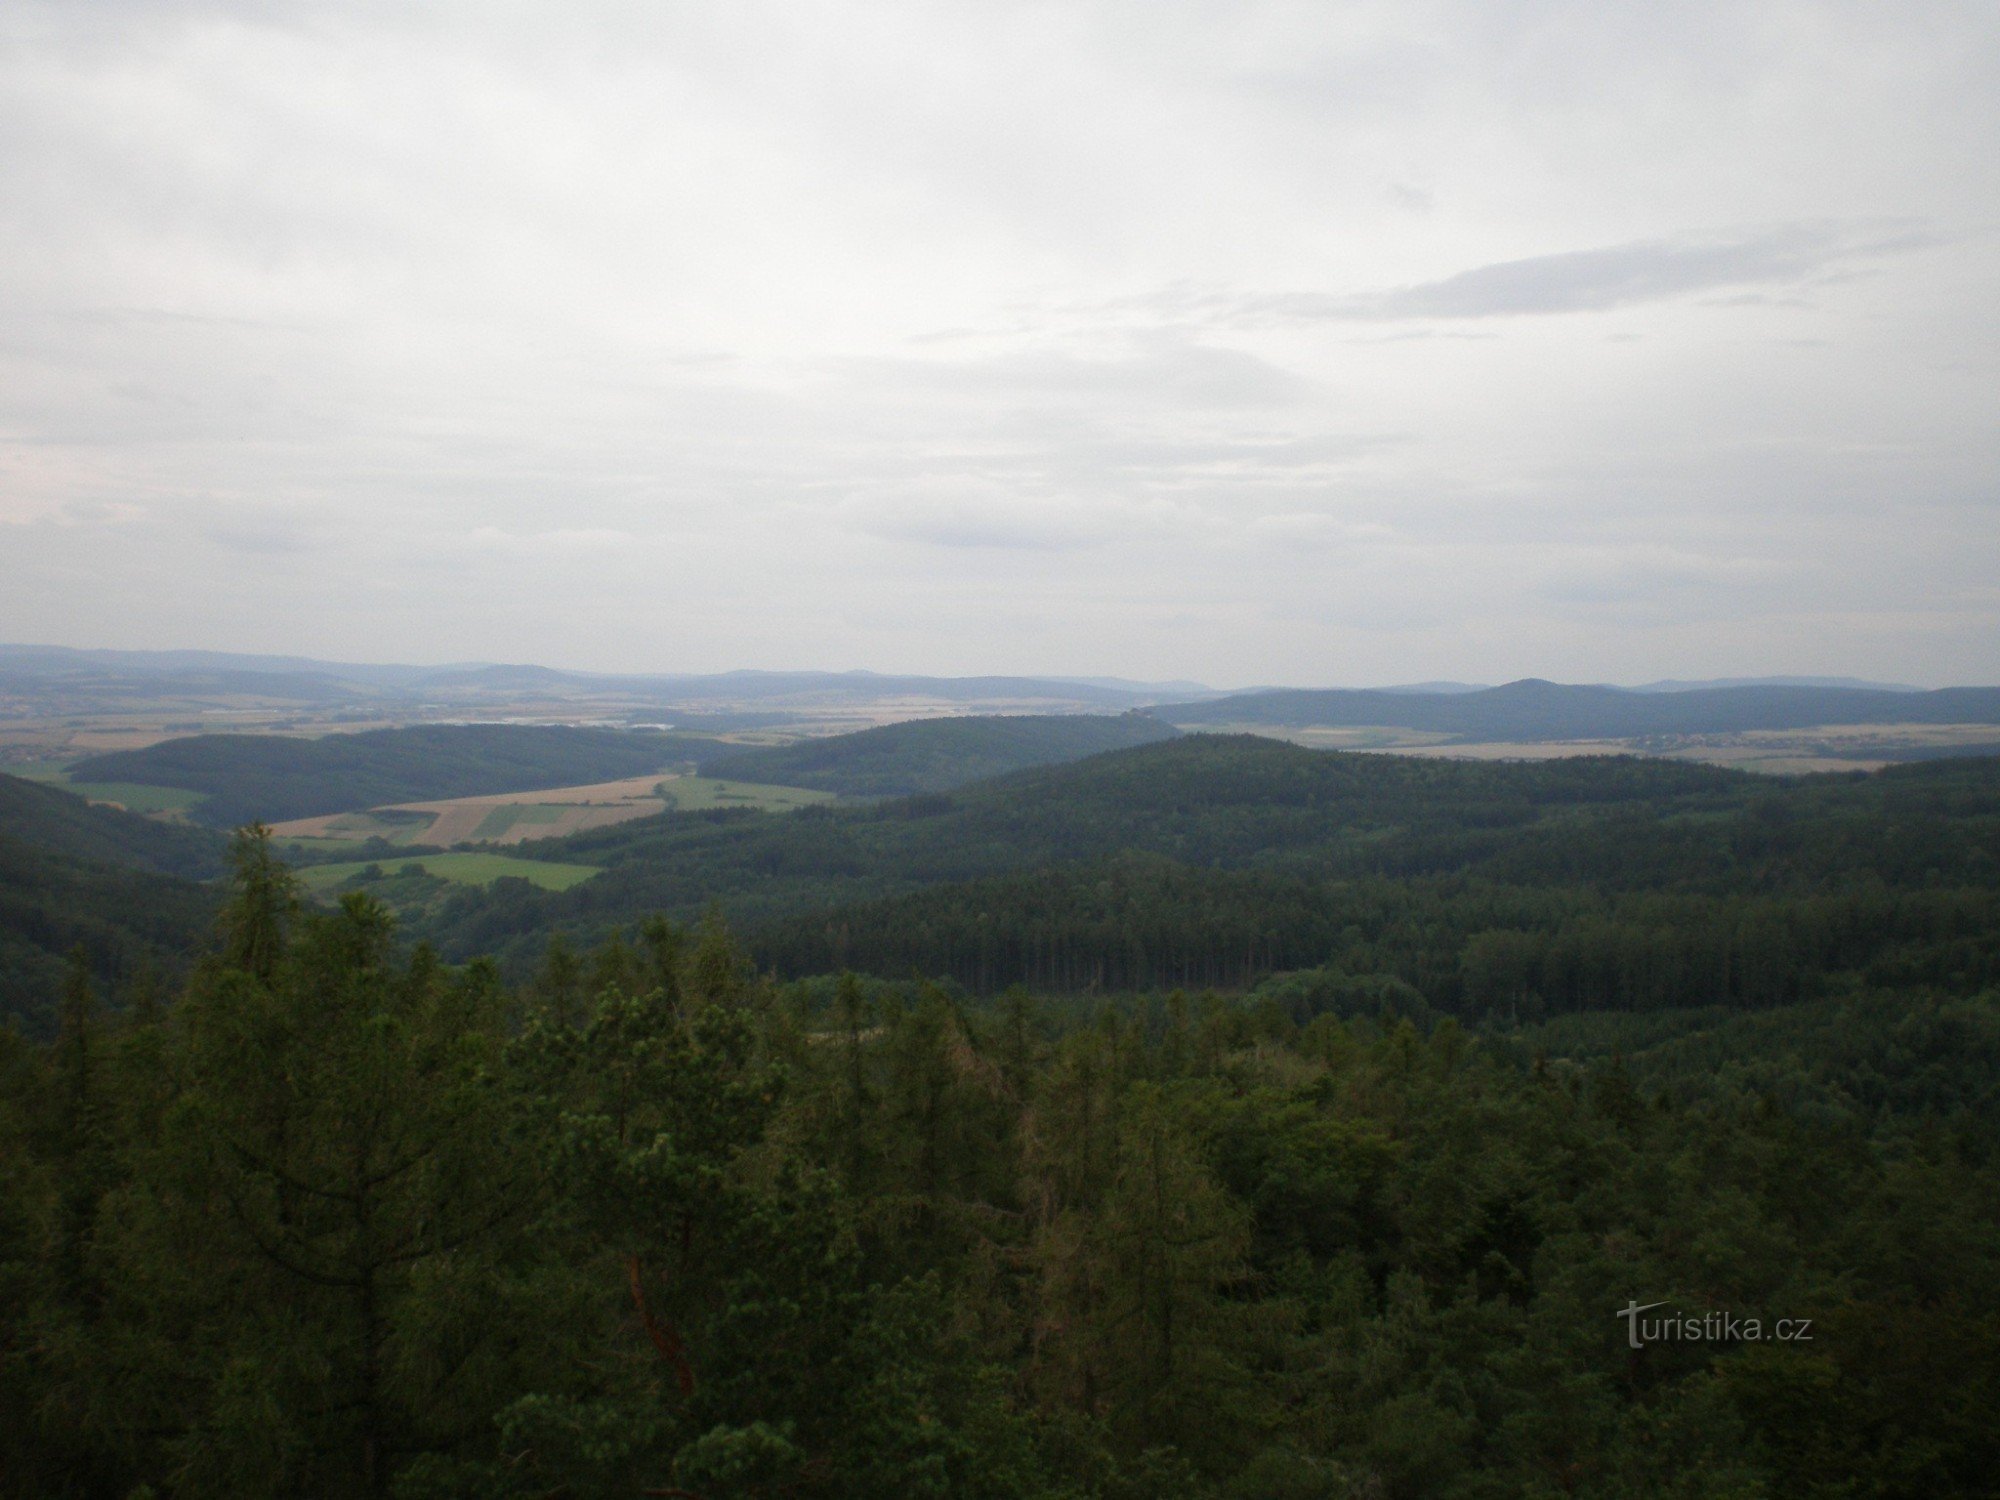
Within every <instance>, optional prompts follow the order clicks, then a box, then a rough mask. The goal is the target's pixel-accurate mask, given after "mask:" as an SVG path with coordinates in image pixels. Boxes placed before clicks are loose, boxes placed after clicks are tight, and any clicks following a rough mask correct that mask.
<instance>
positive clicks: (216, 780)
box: [69, 724, 714, 828]
mask: <svg viewBox="0 0 2000 1500" xmlns="http://www.w3.org/2000/svg"><path fill="white" fill-rule="evenodd" d="M713 745H714V742H713V741H711V740H705V739H697V738H691V737H688V736H684V735H663V734H655V733H650V732H638V731H627V730H616V729H571V728H563V727H558V726H543V725H527V724H420V725H413V726H411V727H408V728H403V729H373V730H367V731H364V732H362V733H359V734H330V735H326V736H324V737H322V738H319V739H296V738H289V737H286V736H282V735H261V734H204V735H194V736H191V737H189V738H187V739H178V740H163V741H161V742H160V743H159V744H157V745H149V746H147V747H146V748H145V749H143V750H120V751H116V752H114V753H112V754H109V755H97V756H92V757H90V758H89V759H87V760H83V761H79V762H77V763H76V764H75V765H73V766H71V767H70V768H69V774H70V776H71V777H72V778H73V779H75V780H77V781H112V782H121V781H122V782H136V783H138V784H139V785H142V786H171V787H181V788H184V789H186V790H188V791H194V792H200V793H202V794H203V798H204V800H203V801H202V802H201V803H200V804H198V805H197V806H196V807H195V808H194V809H193V810H192V813H191V815H192V816H193V817H195V818H198V819H200V820H201V821H202V822H204V823H207V824H209V825H210V826H212V827H216V828H232V827H235V826H237V825H238V824H242V823H249V822H256V821H262V822H270V823H275V822H282V821H284V820H285V819H287V818H306V817H314V816H317V815H319V814H321V813H333V812H349V811H353V810H355V809H359V808H366V807H380V806H383V805H385V804H389V803H395V802H421V801H431V800H435V799H439V798H445V797H476V796H479V795H481V794H484V793H491V792H516V791H534V790H539V789H541V788H544V787H556V786H575V785H580V784H584V783H588V782H594V781H615V780H619V779H620V778H623V777H627V776H643V775H646V774H648V773H650V772H653V771H658V770H661V769H663V768H666V767H669V766H672V765H675V764H679V763H684V762H687V761H691V760H693V759H695V758H697V757H698V756H700V755H701V754H704V753H706V752H708V751H709V750H711V749H712V748H713Z"/></svg>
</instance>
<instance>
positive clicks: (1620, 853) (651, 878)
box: [431, 736, 2000, 988]
mask: <svg viewBox="0 0 2000 1500" xmlns="http://www.w3.org/2000/svg"><path fill="white" fill-rule="evenodd" d="M560 847H561V849H562V851H563V853H562V857H567V858H576V859H581V860H584V861H586V862H590V863H597V864H602V865H604V866H605V867H606V870H605V873H604V874H603V875H602V876H599V877H598V878H597V879H595V880H593V881H591V882H589V884H588V885H586V886H580V887H578V888H577V889H576V890H574V891H571V892H568V893H566V894H563V895H560V896H550V895H543V894H540V893H536V892H532V891H527V890H523V889H519V888H517V887H514V886H507V885H502V886H496V887H494V888H493V889H491V890H489V891H487V892H485V893H479V894H468V895H466V896H464V897H459V898H454V899H453V900H452V901H451V902H449V903H447V905H446V908H445V911H444V915H443V917H442V919H441V920H440V922H439V924H438V925H437V926H436V927H435V928H433V929H431V930H432V931H433V932H434V933H435V935H436V936H437V937H438V938H439V939H440V941H442V942H444V943H445V945H446V946H447V948H448V950H449V951H452V952H461V953H471V952H482V951H492V950H511V951H513V952H515V953H522V952H526V951H530V950H533V949H534V948H536V947H537V946H538V945H539V943H540V941H541V940H542V939H543V938H544V937H545V936H546V935H547V934H548V933H549V932H550V931H552V930H555V929H557V928H565V929H569V930H582V931H603V930H607V929H608V928H610V927H612V926H616V925H619V924H627V923H630V922H632V921H635V920H637V919H638V918H639V917H640V916H642V915H643V914H645V913H646V912H649V911H655V910H658V911H667V912H672V913H677V914H682V915H688V914H692V913H693V912H696V911H698V910H700V909H701V907H702V906H703V905H705V904H706V903H707V902H709V901H716V902H719V903H720V904H721V905H722V907H723V909H724V910H725V911H726V912H727V913H729V914H730V916H731V918H732V920H736V921H740V922H741V923H742V924H744V926H745V927H746V929H747V930H748V932H749V933H750V935H751V937H752V938H753V940H754V942H755V945H756V946H757V949H758V952H759V954H760V956H762V957H763V958H765V959H766V961H769V962H774V963H779V964H780V965H781V966H782V967H783V968H784V969H785V971H786V972H809V971H811V970H812V969H813V968H814V967H816V966H825V965H828V964H833V965H849V964H851V965H855V966H858V967H862V968H871V969H877V970H879V971H880V972H883V973H888V974H896V973H904V972H908V971H909V969H910V968H911V967H912V966H914V968H915V969H916V970H917V971H919V972H926V973H931V972H937V973H951V974H953V975H954V976H956V977H958V978H959V979H960V980H961V981H962V982H965V983H967V984H970V985H973V986H975V987H980V988H985V987H990V986H996V985H1005V984H1007V983H1011V982H1013V981H1015V980H1022V981H1026V982H1030V983H1035V984H1043V985H1058V986H1066V985H1069V984H1072V983H1074V984H1077V985H1082V986H1089V985H1092V984H1095V985H1098V986H1105V985H1110V986H1121V985H1143V984H1150V983H1228V984H1242V983H1248V982H1251V981H1253V980H1254V979H1255V978H1256V977H1257V976H1258V975H1259V974H1262V973H1268V972H1271V971H1273V970H1275V969H1281V968H1286V967H1294V966H1298V965H1301V964H1304V965H1312V964H1317V963H1319V962H1321V961H1322V959H1323V958H1324V957H1325V956H1326V954H1327V953H1328V952H1329V951H1330V950H1329V948H1328V944H1330V943H1331V942H1332V941H1333V940H1334V938H1336V937H1337V936H1338V935H1340V934H1342V933H1344V932H1346V931H1347V929H1348V927H1349V926H1350V925H1353V922H1354V920H1355V919H1354V918H1352V917H1351V916H1349V915H1344V913H1345V912H1347V911H1349V910H1350V908H1352V909H1360V907H1365V905H1366V901H1365V900H1364V899H1363V898H1361V897H1359V896H1356V895H1355V894H1354V890H1355V889H1358V887H1357V886H1356V883H1357V882H1366V881H1370V880H1373V881H1388V882H1411V881H1428V882H1431V884H1430V885H1428V886H1423V887H1421V889H1422V890H1424V891H1426V892H1428V893H1429V894H1426V895H1425V896H1424V901H1425V902H1426V903H1428V905H1427V906H1426V907H1425V909H1424V911H1422V912H1419V911H1417V909H1416V908H1415V907H1414V906H1412V905H1411V903H1412V902H1413V901H1414V900H1415V897H1414V896H1409V897H1407V898H1399V900H1402V901H1403V904H1404V905H1405V906H1406V907H1409V908H1410V915H1409V916H1408V920H1409V921H1410V922H1412V923H1416V924H1417V925H1418V926H1419V927H1421V928H1424V929H1425V930H1427V931H1429V932H1430V934H1431V944H1430V945H1431V947H1432V948H1433V949H1434V950H1435V953H1436V955H1437V956H1435V957H1434V958H1432V959H1429V960H1426V963H1428V964H1429V965H1431V966H1432V967H1437V966H1438V965H1443V966H1445V967H1447V968H1449V969H1450V970H1451V971H1452V972H1454V973H1456V971H1457V966H1458V964H1459V954H1458V951H1457V949H1456V947H1454V946H1453V943H1454V942H1456V941H1457V939H1458V938H1460V937H1467V936H1470V935H1472V934H1475V933H1477V932H1478V931H1480V930H1482V927H1481V925H1480V924H1482V923H1484V924H1485V925H1486V926H1505V925H1508V922H1506V921H1503V920H1501V919H1500V918H1499V917H1494V916H1490V915H1482V911H1483V910H1484V907H1483V905H1482V902H1483V901H1484V899H1485V898H1482V897H1478V896H1476V895H1474V894H1469V893H1468V892H1469V891H1470V887H1471V885H1472V884H1473V883H1478V884H1480V885H1482V886H1488V887H1495V888H1505V889H1508V890H1519V891H1526V892H1533V893H1536V894H1535V896H1534V901H1535V902H1538V903H1539V907H1537V908H1536V909H1537V910H1539V911H1540V912H1541V915H1540V916H1538V917H1536V918H1535V919H1534V920H1533V921H1528V919H1526V918H1522V919H1520V921H1518V922H1515V923H1514V925H1516V926H1520V925H1521V924H1522V923H1523V922H1525V923H1526V926H1527V927H1533V928H1535V929H1536V930H1537V931H1543V930H1546V931H1548V932H1556V931H1559V930H1573V929H1577V928H1578V927H1579V925H1587V924H1589V923H1591V922H1596V921H1600V920H1602V921H1607V922H1613V925H1614V926H1615V925H1616V922H1617V921H1623V920H1624V918H1622V917H1621V918H1616V920H1615V921H1614V917H1613V911H1612V908H1613V907H1614V905H1615V903H1616V900H1618V899H1622V896H1623V895H1625V894H1630V895H1632V896H1644V895H1647V894H1674V895H1681V896H1686V897H1689V898H1701V899H1703V900H1709V901H1716V902H1735V901H1759V902H1772V901H1778V900H1781V899H1782V900H1784V901H1810V900H1814V899H1818V898H1819V897H1822V896H1827V897H1832V896H1836V895H1840V896H1844V895H1845V894H1847V893H1852V892H1861V893H1863V894H1864V895H1865V894H1866V893H1867V892H1869V891H1876V892H1879V891H1883V890H1887V891H1892V892H1899V893H1902V894H1900V895H1898V896H1897V898H1896V899H1897V900H1898V901H1907V902H1915V903H1918V904H1923V903H1931V904H1932V905H1937V904H1939V903H1946V904H1948V899H1957V898H1955V897H1953V898H1947V896H1946V895H1945V894H1944V893H1945V892H1949V891H1966V892H1971V893H1972V894H1970V895H1967V896H1966V897H1965V900H1967V901H1970V902H1973V903H1974V904H1975V906H1976V904H1977V902H1978V901H1980V900H1983V899H1984V898H1983V897H1982V896H1980V895H1979V894H1978V893H1979V892H1984V891H1990V890H1991V889H1992V888H1993V886H1994V884H1995V881H1996V872H2000V762H1994V761H1988V760H1964V761H1949V762H1936V763H1931V764H1928V765H1922V766H1910V767H1901V768H1896V769H1893V770H1891V771H1887V772H1883V773H1881V774H1879V775H1876V776H1867V777H1856V776H1840V777H1817V778H1805V779H1800V780H1795V781H1774V780H1771V779H1768V778H1759V777H1752V776H1747V775H1743V774H1740V773H1732V772H1728V771H1723V770H1719V769H1715V768H1712V767H1704V766H1696V765H1688V764H1682V763H1676V762H1664V761H1648V760H1641V759H1635V758H1610V757H1606V758H1587V759H1577V760H1566V761H1551V762H1542V763H1539V764H1518V765H1501V764H1480V763H1465V762H1452V761H1437V760H1419V759H1414V758H1398V757H1387V756H1360V755H1337V754H1328V753H1325V752H1319V751H1309V750H1303V749H1299V748H1297V747H1294V746H1290V745H1285V744H1282V743H1278V742H1274V741H1270V740H1263V739H1258V738H1256V737H1252V736H1240V737H1216V736H1189V737H1187V738H1185V739H1181V740H1177V741H1172V742H1167V743H1162V744H1158V745H1152V746H1146V747H1143V748H1140V749H1137V750H1133V751H1124V752H1118V753H1115V754H1111V755H1105V756H1099V757H1095V758H1093V759H1091V760H1088V761H1084V762H1080V763H1078V764H1075V765H1072V766H1066V767H1054V768H1046V769H1042V770H1037V771H1030V772H1023V773H1020V774H1018V775H1015V776H1011V777H1006V778H1002V779H999V780H996V781H992V782H985V783H981V784H979V785H976V786H972V787H967V788H964V789H962V790H960V791H959V792H956V793H952V794H950V795H948V796H931V797H920V798H911V799H906V800H904V801H899V802H892V803H886V804H882V805H879V806H874V807H869V808H854V809H828V810H814V811H809V812H805V813H800V814H794V815H789V816H787V817H785V818H782V819H772V820H763V821H761V822H753V821H751V820H749V819H746V818H734V817H727V816H721V817H710V818H679V819H656V820H652V821H650V822H647V823H644V824H632V825H627V826H625V827H621V828H616V829H609V830H605V831H603V832H602V833H600V834H592V835H585V836H583V837H580V838H577V839H573V840H567V841H563V843H562V844H561V846H560ZM962 883H970V884H964V888H963V889H955V887H958V886H959V885H961V884H962ZM1418 889H1419V887H1416V886H1412V887H1410V890H1411V891H1416V890H1418ZM1856 899H1860V898H1859V897H1857V898H1856ZM885 900H887V901H891V902H893V903H895V904H893V905H886V906H878V905H873V904H871V903H879V902H883V901H885ZM1357 903H1358V904H1357ZM1892 904H1893V903H1892ZM1447 908H1450V912H1451V914H1450V915H1447V911H1446V909H1447ZM1940 909H1942V908H1941V907H1940ZM1746 910H1747V908H1746ZM1711 915H1713V914H1711ZM1726 915H1727V916H1728V919H1729V921H1730V922H1731V923H1735V922H1736V920H1737V918H1738V917H1739V916H1741V915H1742V913H1741V912H1738V911H1736V910H1735V909H1734V908H1731V909H1730V911H1729V912H1728V913H1726ZM1764 915H1765V916H1769V917H1770V918H1771V920H1772V921H1777V920H1778V917H1777V915H1776V914H1775V912H1773V911H1765V912H1764ZM1510 920H1511V919H1510ZM1707 920H1709V918H1708V917H1702V916H1697V915H1693V914H1690V915H1688V916H1687V917H1685V918H1684V919H1682V918H1676V919H1674V921H1675V922H1681V923H1682V924H1683V925H1698V924H1699V923H1700V922H1702V921H1707ZM1718 920H1720V918H1718ZM1746 920H1747V919H1746ZM1855 920H1857V921H1859V920H1863V919H1862V918H1860V917H1856V918H1855ZM1867 920H1869V921H1872V920H1873V919H1872V918H1869V919H1867ZM1899 920H1900V918H1899ZM1912 920H1915V919H1914V918H1913V919H1912ZM1939 920H1940V921H1944V918H1943V917H1940V918H1939ZM1954 920H1956V919H1954ZM1660 925H1661V921H1660V920H1656V919H1654V918H1650V917H1649V918H1647V919H1645V920H1644V921H1643V922H1641V923H1640V926H1642V927H1646V928H1648V929H1650V928H1657V927H1659V926H1660ZM1669 925H1671V924H1669ZM1753 925H1754V924H1753ZM1523 930H1525V928H1524V929H1523ZM1756 930H1757V931H1759V932H1763V931H1765V929H1764V928H1763V927H1757V928H1756ZM1939 930H1940V931H1945V930H1949V923H1947V924H1946V927H1945V928H1940V929H1939ZM1776 931H1777V929H1775V928H1773V929H1770V934H1775V933H1776ZM870 934H873V935H874V936H869V935H870ZM1058 934H1060V937H1058ZM1085 934H1089V936H1088V937H1086V936H1085ZM1770 934H1767V935H1766V936H1765V937H1763V938H1760V939H1759V940H1758V943H1757V944H1755V945H1753V946H1759V947H1768V946H1769V945H1770V944H1772V943H1775V942H1778V941H1779V938H1778V937H1776V936H1775V935H1770ZM1454 935H1455V936H1454ZM1746 941H1747V940H1746ZM1009 954H1011V955H1012V956H1011V957H1006V956H1003V955H1009ZM1059 954H1060V955H1066V956H1061V957H1058V956H1057V955H1059ZM1037 955H1039V956H1037ZM1411 961H1412V962H1414V960H1411ZM1741 982H1742V981H1741V978H1740V975H1739V976H1738V979H1736V980H1732V981H1731V983H1732V984H1740V983H1741Z"/></svg>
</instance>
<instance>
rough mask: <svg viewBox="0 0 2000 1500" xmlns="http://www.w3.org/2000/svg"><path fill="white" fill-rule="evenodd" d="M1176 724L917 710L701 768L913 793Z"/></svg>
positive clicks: (732, 777)
mask: <svg viewBox="0 0 2000 1500" xmlns="http://www.w3.org/2000/svg"><path fill="white" fill-rule="evenodd" d="M1175 733H1176V731H1175V730H1174V729H1173V728H1172V727H1171V726H1169V725H1167V724H1163V723H1161V722H1160V721H1159V720H1158V719H1155V718H1152V717H1150V716H1149V715H1146V714H1142V713H1128V714H1118V715H1105V714H1018V715H1015V714H1010V715H997V714H985V715H979V716H976V717H970V718H951V719H912V720H910V721H908V722H907V723H903V724H887V725H884V726H883V727H882V728H880V729H864V730H862V731H860V732H859V733H857V734H841V735H833V736H830V737H828V738H825V739H815V740H803V741H800V742H799V743H797V744H792V745H778V746H773V747H771V748H769V749H758V750H731V751H728V752H725V753H724V754H723V755H721V756H720V757H717V758H712V759H708V760H705V761H703V762H702V767H701V769H702V774H703V775H705V776H717V777H722V778H724V779H726V780H729V781H749V782H757V783H762V784H768V785H776V786H802V787H811V788H813V789H815V790H818V791H826V792H835V793H838V794H839V795H841V796H843V797H907V796H911V795H914V794H916V793H920V792H948V791H951V790H953V789H954V788H956V787H961V786H964V785H966V784H967V783H969V782H974V781H983V780H985V779H986V778H988V777H990V776H1001V775H1005V774H1006V773H1007V772H1009V771H1023V770H1026V769H1028V768H1029V767H1031V766H1046V765H1057V764H1061V763H1063V762H1067V761H1073V760H1082V759H1083V758H1084V757H1085V756H1087V755H1097V754H1100V753H1102V752H1103V751H1106V750H1123V749H1126V748H1129V747H1130V746H1133V745H1147V744H1151V743H1152V742H1153V741H1155V740H1165V739H1172V738H1173V737H1174V735H1175Z"/></svg>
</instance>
